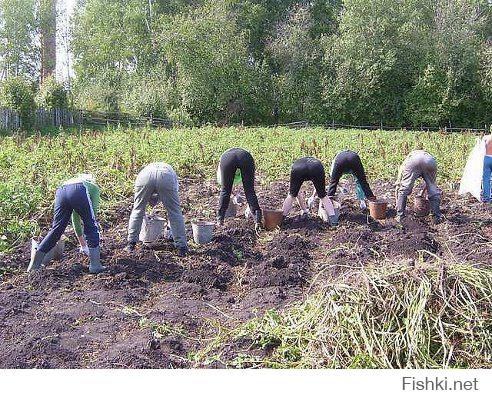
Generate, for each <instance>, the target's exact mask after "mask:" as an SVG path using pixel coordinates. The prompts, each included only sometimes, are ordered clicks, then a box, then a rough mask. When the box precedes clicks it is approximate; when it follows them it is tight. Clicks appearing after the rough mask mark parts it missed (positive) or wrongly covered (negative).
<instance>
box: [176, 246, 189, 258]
mask: <svg viewBox="0 0 492 399" xmlns="http://www.w3.org/2000/svg"><path fill="white" fill-rule="evenodd" d="M186 255H188V247H179V248H178V256H186Z"/></svg>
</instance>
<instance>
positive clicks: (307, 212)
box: [301, 209, 309, 220]
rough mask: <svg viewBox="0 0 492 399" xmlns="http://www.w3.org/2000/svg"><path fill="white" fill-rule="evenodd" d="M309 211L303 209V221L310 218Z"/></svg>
mask: <svg viewBox="0 0 492 399" xmlns="http://www.w3.org/2000/svg"><path fill="white" fill-rule="evenodd" d="M308 214H309V211H308V210H307V209H301V220H306V219H307V218H308Z"/></svg>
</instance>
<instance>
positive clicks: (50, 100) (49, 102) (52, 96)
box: [36, 75, 68, 109]
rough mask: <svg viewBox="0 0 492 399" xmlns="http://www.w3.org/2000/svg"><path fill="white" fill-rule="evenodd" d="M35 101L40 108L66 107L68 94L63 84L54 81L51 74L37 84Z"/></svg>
mask: <svg viewBox="0 0 492 399" xmlns="http://www.w3.org/2000/svg"><path fill="white" fill-rule="evenodd" d="M36 103H37V104H38V107H40V108H46V109H53V108H67V107H68V95H67V90H66V89H65V87H64V86H63V84H61V83H59V82H57V81H56V79H55V77H54V76H53V75H50V76H49V77H47V78H46V79H45V80H44V82H43V83H42V84H41V85H40V86H39V91H38V94H37V95H36Z"/></svg>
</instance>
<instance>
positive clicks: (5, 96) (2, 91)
mask: <svg viewBox="0 0 492 399" xmlns="http://www.w3.org/2000/svg"><path fill="white" fill-rule="evenodd" d="M0 104H1V105H2V106H3V107H6V108H10V109H12V110H14V111H16V112H17V113H18V114H19V115H20V117H21V120H22V127H23V128H24V129H30V128H31V127H32V125H33V123H34V111H35V109H36V104H35V101H34V91H33V88H32V83H30V82H29V81H27V80H26V79H25V78H23V77H21V76H17V77H10V78H7V79H6V80H4V81H3V82H2V84H1V85H0Z"/></svg>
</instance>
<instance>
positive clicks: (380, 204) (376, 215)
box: [369, 200, 388, 220]
mask: <svg viewBox="0 0 492 399" xmlns="http://www.w3.org/2000/svg"><path fill="white" fill-rule="evenodd" d="M387 209H388V203H387V202H386V201H383V200H376V201H369V213H370V214H371V217H372V218H373V219H376V220H381V219H386V210H387Z"/></svg>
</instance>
